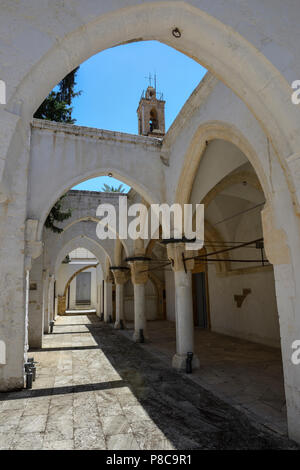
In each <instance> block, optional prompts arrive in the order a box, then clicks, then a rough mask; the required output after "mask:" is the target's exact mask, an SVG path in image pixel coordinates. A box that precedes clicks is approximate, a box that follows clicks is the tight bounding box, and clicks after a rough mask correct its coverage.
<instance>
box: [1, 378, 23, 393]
mask: <svg viewBox="0 0 300 470" xmlns="http://www.w3.org/2000/svg"><path fill="white" fill-rule="evenodd" d="M23 388H24V376H22V377H11V378H9V379H4V380H1V384H0V392H15V391H18V390H22V389H23Z"/></svg>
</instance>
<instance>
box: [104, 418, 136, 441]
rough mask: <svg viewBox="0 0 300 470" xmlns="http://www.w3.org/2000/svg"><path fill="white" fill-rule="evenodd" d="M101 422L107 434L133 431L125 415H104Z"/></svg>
mask: <svg viewBox="0 0 300 470" xmlns="http://www.w3.org/2000/svg"><path fill="white" fill-rule="evenodd" d="M101 423H102V429H103V432H104V434H105V436H111V435H114V434H126V433H128V432H131V427H130V424H129V422H128V420H127V419H126V417H125V416H124V415H116V416H104V417H102V418H101Z"/></svg>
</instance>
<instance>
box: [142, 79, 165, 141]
mask: <svg viewBox="0 0 300 470" xmlns="http://www.w3.org/2000/svg"><path fill="white" fill-rule="evenodd" d="M155 81H156V80H155ZM165 103H166V102H165V101H164V100H163V95H162V93H159V94H158V93H157V91H156V88H155V87H152V86H151V85H150V86H148V88H147V90H146V91H143V93H142V96H141V99H140V102H139V107H138V109H137V115H138V120H139V135H148V136H152V137H162V136H164V135H165Z"/></svg>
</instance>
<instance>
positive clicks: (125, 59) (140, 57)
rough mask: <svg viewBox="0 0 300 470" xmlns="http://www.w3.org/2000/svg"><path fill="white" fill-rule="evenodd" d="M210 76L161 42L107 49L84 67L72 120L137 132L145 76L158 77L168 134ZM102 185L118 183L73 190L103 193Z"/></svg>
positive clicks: (101, 179) (98, 182)
mask: <svg viewBox="0 0 300 470" xmlns="http://www.w3.org/2000/svg"><path fill="white" fill-rule="evenodd" d="M205 72H206V70H205V69H204V68H203V67H202V66H201V65H200V64H198V63H197V62H195V61H194V60H192V59H190V58H188V57H187V56H185V55H183V54H181V53H180V52H178V51H176V50H175V49H172V48H171V47H169V46H166V45H164V44H161V43H159V42H157V41H147V42H137V43H132V44H127V45H124V46H118V47H115V48H112V49H107V50H105V51H103V52H100V53H99V54H96V55H95V56H93V57H91V58H90V59H88V60H87V61H86V62H84V63H83V64H82V65H81V66H80V69H79V72H78V75H77V89H78V90H82V94H81V96H79V97H77V98H76V99H75V100H74V102H73V117H74V118H75V119H76V124H77V125H79V126H89V127H97V128H99V129H107V130H112V131H119V132H127V133H130V134H137V132H138V129H137V123H138V120H137V114H136V110H137V107H138V103H139V100H140V96H141V93H142V91H143V90H144V89H146V88H147V86H148V85H149V80H147V78H145V77H148V76H149V73H151V75H152V76H153V75H154V73H156V75H157V90H158V91H160V92H162V93H163V95H164V99H165V100H166V130H168V128H169V127H170V125H171V124H172V122H173V121H174V119H175V118H176V116H177V114H178V113H179V111H180V109H181V108H182V106H183V105H184V103H185V101H186V100H187V99H188V97H189V96H190V94H191V93H192V91H193V90H194V89H195V87H196V86H197V85H198V83H199V82H200V81H201V80H202V78H203V76H204V75H205ZM103 183H107V184H114V185H115V184H119V183H118V182H117V180H115V179H114V178H109V177H108V176H102V177H99V178H93V179H92V180H88V181H85V182H83V183H81V184H79V185H77V186H75V187H74V188H73V189H85V190H89V191H97V190H98V191H99V190H101V188H102V186H103ZM127 189H128V187H127Z"/></svg>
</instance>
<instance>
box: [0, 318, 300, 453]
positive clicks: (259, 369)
mask: <svg viewBox="0 0 300 470" xmlns="http://www.w3.org/2000/svg"><path fill="white" fill-rule="evenodd" d="M130 334H131V331H130V330H129V329H128V330H124V331H117V330H114V329H113V328H111V326H110V325H107V324H105V323H103V322H100V321H99V319H98V317H97V316H96V315H82V314H77V315H66V316H62V317H59V318H58V319H57V321H56V324H55V327H54V331H53V334H49V335H46V336H45V337H44V341H43V348H42V349H40V350H38V351H37V350H35V351H31V355H34V358H35V360H37V361H38V364H37V378H36V381H35V382H34V385H33V388H32V389H31V390H23V391H20V392H11V393H3V394H1V402H0V448H4V449H101V450H103V449H108V450H116V449H123V450H125V449H128V450H138V449H157V450H161V449H166V450H167V449H233V448H234V449H278V448H280V449H293V448H296V444H294V443H292V442H291V441H288V440H287V438H286V437H284V435H283V434H282V435H281V434H280V433H284V432H285V431H284V425H283V423H282V420H280V411H279V409H278V408H280V403H281V398H282V400H283V401H284V397H281V396H280V390H281V389H280V384H279V382H280V380H282V378H281V377H280V367H281V364H280V357H279V353H278V351H277V350H276V349H272V348H267V347H265V346H259V345H257V344H254V343H249V342H246V341H242V340H237V339H232V338H229V337H225V336H224V338H223V341H221V340H220V337H221V335H217V334H215V333H210V332H207V331H202V332H201V331H200V330H196V338H195V339H196V341H195V343H196V344H199V341H200V339H201V341H202V346H200V349H199V351H198V354H199V357H200V358H201V359H202V365H200V369H199V370H198V371H197V373H195V374H191V375H189V376H187V374H186V373H184V372H176V371H175V370H172V369H171V368H170V366H169V356H170V354H172V352H173V346H174V347H175V339H174V328H173V327H172V326H171V324H169V322H149V334H150V335H151V338H152V339H151V342H150V341H149V342H148V343H145V344H138V343H133V342H132V341H131V339H129V338H128V337H127V336H129V335H130ZM198 335H199V337H198ZM216 337H218V342H217V341H216ZM216 344H218V348H215V347H214V348H213V350H214V352H213V354H212V353H211V349H212V348H209V347H208V346H209V345H212V346H215V345H216ZM205 351H206V352H205ZM157 352H159V357H158V354H157ZM200 352H201V353H200ZM202 352H203V353H202ZM264 361H265V362H268V367H266V365H265V364H264ZM235 362H237V364H238V365H237V364H235ZM208 370H209V371H208ZM264 377H265V382H264V380H263V378H264ZM258 378H259V384H260V388H259V385H258V384H257V383H256V380H257V382H258ZM190 379H192V380H190ZM230 379H231V380H230ZM246 379H247V380H248V383H246V382H245V380H246ZM230 383H231V385H230ZM264 383H267V384H268V387H267V388H266V387H263V384H264ZM210 384H214V390H217V391H219V393H220V394H223V397H224V400H223V399H222V400H221V399H220V398H218V397H217V395H216V393H214V394H212V393H211V392H210V391H209V390H208V388H209V385H210ZM237 384H238V385H237ZM274 387H275V388H276V390H279V392H277V396H275V395H274V390H273V393H272V388H274ZM230 393H232V397H231V402H232V404H230V403H229V398H230V397H229V396H230ZM246 394H247V397H248V401H247V400H246ZM225 395H227V397H226V396H225ZM282 395H283V391H282ZM242 396H243V400H241V401H243V404H244V405H243V406H244V408H241V409H240V410H239V409H238V400H239V397H242ZM225 400H226V402H225ZM247 402H248V403H249V404H252V409H251V413H252V412H254V411H256V412H257V413H258V415H257V416H256V420H254V419H252V417H251V413H249V412H248V413H247V410H246V408H247V406H246V405H245V403H247ZM264 406H265V409H266V410H267V416H268V420H269V422H268V423H265V425H263V413H262V410H263V407H264ZM272 407H273V408H272ZM276 407H277V410H276ZM249 408H251V406H249ZM271 408H272V409H273V413H270V409H271ZM259 416H260V417H259ZM272 418H273V420H272ZM259 421H260V422H261V423H259ZM272 426H273V427H274V431H272V430H271V427H272ZM276 428H277V429H276Z"/></svg>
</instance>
